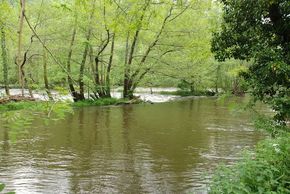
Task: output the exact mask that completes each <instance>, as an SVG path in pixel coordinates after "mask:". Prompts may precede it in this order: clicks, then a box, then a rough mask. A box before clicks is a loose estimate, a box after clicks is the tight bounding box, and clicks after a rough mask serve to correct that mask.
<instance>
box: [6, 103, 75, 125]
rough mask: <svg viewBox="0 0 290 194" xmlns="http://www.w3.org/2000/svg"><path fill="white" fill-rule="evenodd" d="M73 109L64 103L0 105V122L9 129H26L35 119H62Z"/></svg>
mask: <svg viewBox="0 0 290 194" xmlns="http://www.w3.org/2000/svg"><path fill="white" fill-rule="evenodd" d="M72 112H73V109H72V107H71V106H70V104H69V103H66V102H11V103H7V104H4V105H0V121H1V123H3V126H5V127H7V128H10V129H14V130H17V129H22V130H25V129H28V128H29V127H31V125H32V123H33V121H34V119H35V118H41V119H44V120H51V119H52V120H59V119H64V118H65V115H66V114H68V113H72Z"/></svg>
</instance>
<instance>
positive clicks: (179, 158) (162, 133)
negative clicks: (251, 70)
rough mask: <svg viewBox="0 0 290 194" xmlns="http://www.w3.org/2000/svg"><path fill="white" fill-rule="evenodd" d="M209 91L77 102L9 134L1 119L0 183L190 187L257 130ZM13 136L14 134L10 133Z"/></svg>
mask: <svg viewBox="0 0 290 194" xmlns="http://www.w3.org/2000/svg"><path fill="white" fill-rule="evenodd" d="M250 116H251V115H250V114H249V113H233V112H231V111H229V109H228V104H227V103H220V102H217V101H216V99H214V98H198V99H192V100H186V101H177V102H170V103H161V104H154V105H148V104H147V105H128V106H120V107H89V108H81V109H77V110H76V111H75V113H74V114H73V115H68V116H67V118H66V120H62V121H51V123H49V125H48V126H45V125H44V124H43V123H42V121H38V120H36V121H35V122H34V123H33V126H32V127H31V129H29V130H26V131H25V132H23V133H20V134H18V135H17V136H16V135H15V131H13V130H8V129H5V128H3V127H1V125H0V182H3V183H5V184H6V185H7V189H8V191H16V192H17V193H193V192H195V191H204V190H205V185H206V183H207V182H208V177H209V176H210V175H211V173H212V170H213V169H215V168H216V166H217V164H218V163H220V162H224V163H226V164H228V165H230V164H232V163H234V162H235V161H236V160H238V159H239V157H240V155H239V154H238V153H239V152H240V151H241V150H242V149H244V148H253V146H254V145H256V143H257V141H259V140H260V139H262V138H263V135H262V134H260V133H258V132H255V131H254V130H253V127H252V125H251V122H250ZM15 136H16V137H15Z"/></svg>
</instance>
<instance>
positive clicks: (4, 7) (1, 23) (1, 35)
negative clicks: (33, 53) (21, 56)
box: [0, 0, 10, 96]
mask: <svg viewBox="0 0 290 194" xmlns="http://www.w3.org/2000/svg"><path fill="white" fill-rule="evenodd" d="M0 3H1V5H0V11H1V12H2V13H5V14H4V15H6V14H7V13H8V11H9V10H10V7H9V5H8V4H7V2H6V1H3V0H2V1H1V2H0ZM6 20H7V17H5V16H0V40H1V56H2V63H3V77H4V88H5V93H6V95H7V96H9V95H10V92H9V80H8V56H7V44H6V42H7V40H6V29H5V21H6Z"/></svg>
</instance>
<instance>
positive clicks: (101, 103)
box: [72, 98, 127, 107]
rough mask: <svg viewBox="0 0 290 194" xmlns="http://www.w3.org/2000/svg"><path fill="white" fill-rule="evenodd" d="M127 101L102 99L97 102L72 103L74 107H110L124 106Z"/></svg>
mask: <svg viewBox="0 0 290 194" xmlns="http://www.w3.org/2000/svg"><path fill="white" fill-rule="evenodd" d="M126 101H127V100H125V99H116V98H102V99H97V100H83V101H79V102H74V103H72V106H73V107H86V106H109V105H119V104H124V103H125V102H126Z"/></svg>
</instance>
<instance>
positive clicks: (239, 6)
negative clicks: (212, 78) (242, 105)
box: [212, 0, 290, 121]
mask: <svg viewBox="0 0 290 194" xmlns="http://www.w3.org/2000/svg"><path fill="white" fill-rule="evenodd" d="M222 3H223V21H222V25H221V30H220V31H217V32H215V33H214V38H213V40H212V51H213V52H214V53H215V56H216V58H217V59H219V60H225V59H227V58H235V59H241V60H248V61H251V66H250V68H249V70H248V71H247V72H243V73H241V75H242V76H243V77H244V78H245V79H246V81H247V83H248V85H249V87H250V91H251V93H252V95H253V97H254V99H255V100H261V101H263V102H265V103H267V104H270V105H271V107H272V108H273V109H274V110H275V111H276V112H277V114H276V115H275V119H277V120H280V121H283V120H286V119H288V118H289V114H290V98H289V94H290V90H289V86H290V79H289V75H290V52H289V51H290V2H289V1H288V0H257V1H251V0H245V1H235V0H222Z"/></svg>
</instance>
